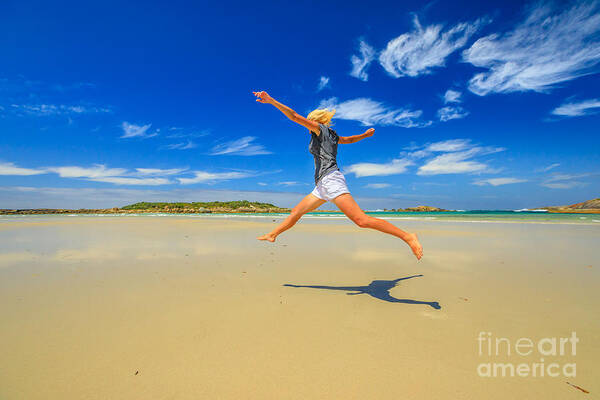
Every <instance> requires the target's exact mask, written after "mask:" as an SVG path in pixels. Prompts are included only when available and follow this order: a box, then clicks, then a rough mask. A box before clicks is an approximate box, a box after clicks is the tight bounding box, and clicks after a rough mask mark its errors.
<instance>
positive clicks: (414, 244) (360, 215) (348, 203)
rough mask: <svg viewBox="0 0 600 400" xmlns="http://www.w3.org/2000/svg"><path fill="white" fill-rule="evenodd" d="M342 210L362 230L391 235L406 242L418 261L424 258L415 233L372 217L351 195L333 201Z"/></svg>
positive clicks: (340, 196) (344, 195) (343, 195)
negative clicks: (372, 230)
mask: <svg viewBox="0 0 600 400" xmlns="http://www.w3.org/2000/svg"><path fill="white" fill-rule="evenodd" d="M332 201H333V203H334V204H335V205H336V206H338V208H339V209H340V210H342V212H343V213H344V214H346V216H347V217H348V218H350V219H351V220H352V222H354V223H355V224H356V225H358V226H360V227H361V228H371V229H376V230H378V231H380V232H384V233H389V234H390V235H394V236H397V237H399V238H400V239H402V240H404V241H405V242H406V244H408V245H409V246H410V248H411V249H412V251H413V253H414V254H415V256H416V257H417V259H418V260H420V259H421V257H422V256H423V247H422V246H421V243H419V239H418V238H417V235H416V234H414V233H409V232H404V231H403V230H402V229H400V228H398V227H397V226H395V225H392V224H390V223H389V222H387V221H386V220H384V219H380V218H375V217H371V216H370V215H367V214H365V213H364V211H363V210H361V209H360V207H359V206H358V204H356V201H354V198H353V197H352V195H351V194H350V193H344V194H342V195H339V196H338V197H336V198H335V199H333V200H332Z"/></svg>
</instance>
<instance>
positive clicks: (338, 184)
mask: <svg viewBox="0 0 600 400" xmlns="http://www.w3.org/2000/svg"><path fill="white" fill-rule="evenodd" d="M344 193H350V191H349V190H348V186H346V178H344V174H342V173H341V172H340V171H338V170H335V171H332V172H329V173H328V174H326V175H325V176H324V177H322V178H321V180H320V181H319V183H318V184H317V186H315V188H314V189H313V191H312V193H311V194H312V195H314V196H316V197H318V198H319V199H321V200H326V201H331V200H333V199H335V198H336V197H338V196H339V195H340V194H344Z"/></svg>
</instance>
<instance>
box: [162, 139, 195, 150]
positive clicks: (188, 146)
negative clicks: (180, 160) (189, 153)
mask: <svg viewBox="0 0 600 400" xmlns="http://www.w3.org/2000/svg"><path fill="white" fill-rule="evenodd" d="M197 146H198V145H197V144H196V143H194V142H192V141H191V140H188V142H187V143H172V144H168V145H167V149H170V150H189V149H193V148H196V147H197Z"/></svg>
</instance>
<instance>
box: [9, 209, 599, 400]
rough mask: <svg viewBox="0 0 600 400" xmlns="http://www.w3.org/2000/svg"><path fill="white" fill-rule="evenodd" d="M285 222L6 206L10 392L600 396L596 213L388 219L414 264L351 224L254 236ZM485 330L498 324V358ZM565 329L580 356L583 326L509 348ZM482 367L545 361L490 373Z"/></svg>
mask: <svg viewBox="0 0 600 400" xmlns="http://www.w3.org/2000/svg"><path fill="white" fill-rule="evenodd" d="M274 219H275V220H276V221H277V222H279V221H281V217H273V218H267V217H265V218H247V219H245V218H216V217H189V216H188V217H186V216H169V217H151V216H140V217H116V216H111V217H87V216H78V217H68V216H53V217H35V218H34V217H31V218H12V219H9V218H7V219H3V220H2V221H1V222H0V315H1V317H2V324H0V348H1V352H0V353H1V355H2V356H1V357H0V398H1V399H3V400H13V399H29V400H32V399H44V400H48V399H102V400H105V399H336V398H348V399H369V398H385V399H387V398H389V399H392V398H395V399H397V398H402V399H427V398H436V399H475V398H478V399H507V398H520V399H524V398H538V399H542V398H543V399H571V398H572V399H576V398H582V396H583V398H585V396H597V395H598V393H600V369H599V367H598V365H597V363H598V360H600V319H599V318H598V315H600V291H599V290H598V287H600V286H599V284H600V262H599V261H600V247H599V246H598V243H600V228H599V227H598V226H591V225H574V224H537V223H469V222H448V221H445V222H436V221H424V220H411V221H394V223H395V224H397V225H399V226H400V227H402V228H403V229H406V230H409V231H414V232H417V233H418V234H419V236H420V238H421V241H422V243H423V246H424V257H423V259H422V260H421V261H420V262H417V261H416V259H415V258H414V257H413V255H412V254H411V252H410V251H409V249H408V247H406V245H404V244H403V243H402V242H401V241H400V240H399V239H397V238H394V237H392V236H388V235H384V234H381V233H378V232H375V231H370V230H365V229H360V228H357V227H355V226H354V225H353V224H352V223H351V222H349V221H347V220H343V219H339V220H335V219H306V220H302V221H300V223H299V224H298V225H297V226H296V227H295V228H293V229H292V230H290V231H288V232H286V233H284V234H282V235H281V236H280V237H279V238H278V240H277V242H276V243H273V244H271V243H267V242H259V241H257V240H256V239H255V238H256V236H257V235H259V234H262V233H266V232H267V231H269V230H270V229H271V228H272V227H273V225H274V223H275V222H273V220H274ZM403 278H407V279H403ZM482 332H484V333H485V334H484V336H483V337H484V339H485V338H486V337H487V338H489V340H494V339H495V338H505V339H506V340H505V341H504V342H503V343H501V346H500V351H499V354H497V355H496V354H495V349H492V353H493V354H490V353H489V352H488V348H487V344H486V343H487V342H486V341H484V340H483V341H482V339H478V338H481V337H482V336H481V335H482V334H481V333H482ZM487 333H489V335H488V336H485V335H486V334H487ZM573 333H575V334H576V337H577V339H578V342H577V343H576V355H575V354H573V353H572V350H573V349H572V345H573V343H572V341H570V342H566V346H565V354H562V355H560V354H551V355H545V354H541V353H540V351H539V349H538V347H537V346H534V348H533V349H532V351H531V354H529V355H525V356H524V355H520V354H517V353H516V351H515V347H514V344H515V343H516V342H517V340H518V339H519V338H529V339H530V340H531V341H532V342H533V343H538V341H540V340H541V339H543V338H550V339H551V338H570V337H572V335H573ZM507 342H510V344H509V345H506V346H504V345H505V344H506V343H507ZM548 342H549V343H550V345H548V346H542V347H543V349H546V350H548V349H549V348H550V347H551V343H552V341H551V340H549V341H548ZM482 343H483V346H481V344H482ZM546 344H548V343H546ZM510 345H512V350H511V354H510V355H508V354H507V350H506V347H510ZM494 346H495V345H494ZM573 346H574V345H573ZM482 348H483V353H482V354H480V350H481V349H482ZM486 363H513V364H514V365H515V366H516V365H518V364H528V365H529V366H531V365H532V364H534V363H543V364H544V367H540V369H539V370H544V371H546V373H545V375H544V376H532V375H531V373H530V374H529V375H527V376H505V377H500V376H496V377H494V376H480V373H479V372H481V367H480V365H481V364H486ZM551 363H556V364H557V365H558V367H557V368H554V370H552V369H551V370H550V372H552V371H560V373H559V375H558V376H548V374H547V372H548V369H547V367H548V365H550V364H551ZM565 364H576V376H573V377H567V376H565V375H564V373H563V367H564V365H565ZM569 368H571V367H569ZM566 382H569V383H571V384H572V385H576V386H578V387H580V388H582V389H584V390H586V391H589V392H590V394H589V395H587V394H585V393H584V392H582V391H581V390H580V389H578V388H576V387H574V386H572V385H569V384H567V383H566Z"/></svg>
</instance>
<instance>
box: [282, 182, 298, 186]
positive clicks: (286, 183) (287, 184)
mask: <svg viewBox="0 0 600 400" xmlns="http://www.w3.org/2000/svg"><path fill="white" fill-rule="evenodd" d="M279 184H280V185H283V186H296V185H300V183H299V182H296V181H286V182H279Z"/></svg>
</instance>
